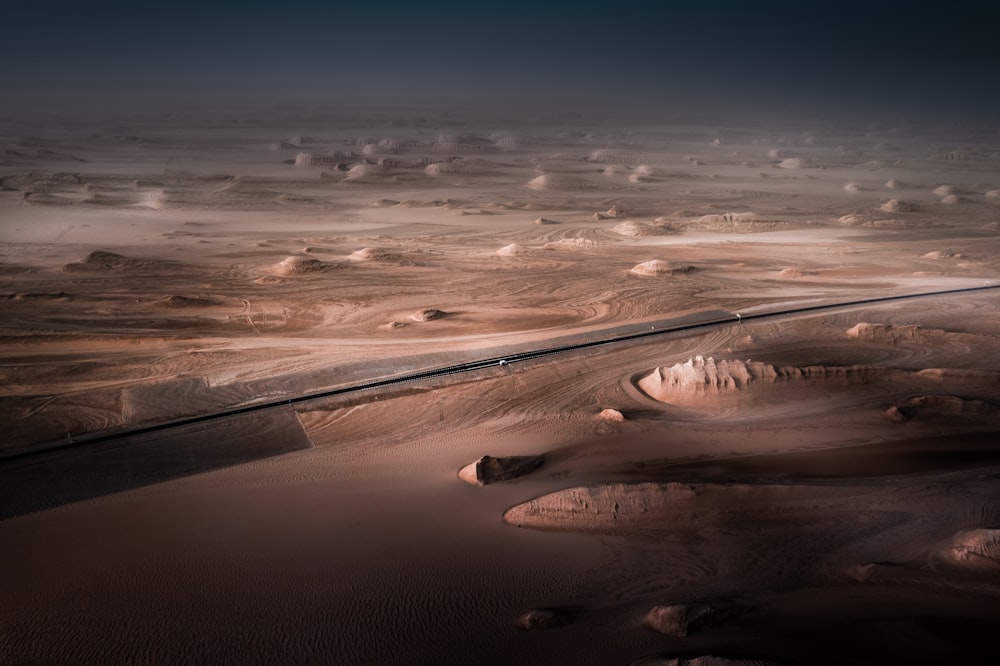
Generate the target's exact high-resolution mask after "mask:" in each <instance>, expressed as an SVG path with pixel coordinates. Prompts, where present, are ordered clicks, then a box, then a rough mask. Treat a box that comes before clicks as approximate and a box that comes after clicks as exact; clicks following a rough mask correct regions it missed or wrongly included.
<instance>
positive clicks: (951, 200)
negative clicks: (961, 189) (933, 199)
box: [941, 194, 962, 206]
mask: <svg viewBox="0 0 1000 666" xmlns="http://www.w3.org/2000/svg"><path fill="white" fill-rule="evenodd" d="M961 202H962V199H961V197H959V196H958V195H957V194H949V195H948V196H946V197H941V203H943V204H944V205H946V206H954V205H955V204H958V203H961Z"/></svg>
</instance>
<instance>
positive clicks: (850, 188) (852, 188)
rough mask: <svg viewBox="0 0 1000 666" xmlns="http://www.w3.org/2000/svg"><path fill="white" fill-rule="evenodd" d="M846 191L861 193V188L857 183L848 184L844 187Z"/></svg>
mask: <svg viewBox="0 0 1000 666" xmlns="http://www.w3.org/2000/svg"><path fill="white" fill-rule="evenodd" d="M844 191H845V192H860V191H861V186H860V185H858V184H857V183H847V184H846V185H844Z"/></svg>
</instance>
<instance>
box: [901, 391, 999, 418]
mask: <svg viewBox="0 0 1000 666" xmlns="http://www.w3.org/2000/svg"><path fill="white" fill-rule="evenodd" d="M998 413H1000V408H998V407H996V406H995V405H992V404H990V403H988V402H986V401H983V400H972V399H968V398H960V397H958V396H954V395H921V396H917V397H915V398H910V399H909V400H907V401H905V402H902V403H900V404H898V405H892V406H891V407H889V408H888V409H886V410H885V415H886V417H888V418H889V419H890V420H892V421H895V422H897V423H904V422H906V421H909V420H911V419H915V418H929V417H930V418H933V417H936V416H945V417H955V416H958V417H963V418H971V417H977V416H994V415H996V414H998Z"/></svg>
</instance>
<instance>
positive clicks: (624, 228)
mask: <svg viewBox="0 0 1000 666" xmlns="http://www.w3.org/2000/svg"><path fill="white" fill-rule="evenodd" d="M650 226H651V225H648V224H643V223H641V222H633V221H632V220H627V221H625V222H622V223H621V224H616V225H615V226H614V227H612V228H611V231H613V232H615V233H616V234H618V235H620V236H629V237H631V238H640V237H642V236H648V235H649V229H650Z"/></svg>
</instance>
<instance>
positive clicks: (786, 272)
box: [778, 268, 815, 280]
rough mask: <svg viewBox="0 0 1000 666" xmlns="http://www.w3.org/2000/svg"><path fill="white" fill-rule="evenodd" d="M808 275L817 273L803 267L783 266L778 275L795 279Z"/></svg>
mask: <svg viewBox="0 0 1000 666" xmlns="http://www.w3.org/2000/svg"><path fill="white" fill-rule="evenodd" d="M807 275H815V273H813V272H812V271H804V270H802V269H801V268H783V269H781V271H780V272H779V273H778V277H783V278H789V279H793V280H794V279H798V278H802V277H806V276H807Z"/></svg>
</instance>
